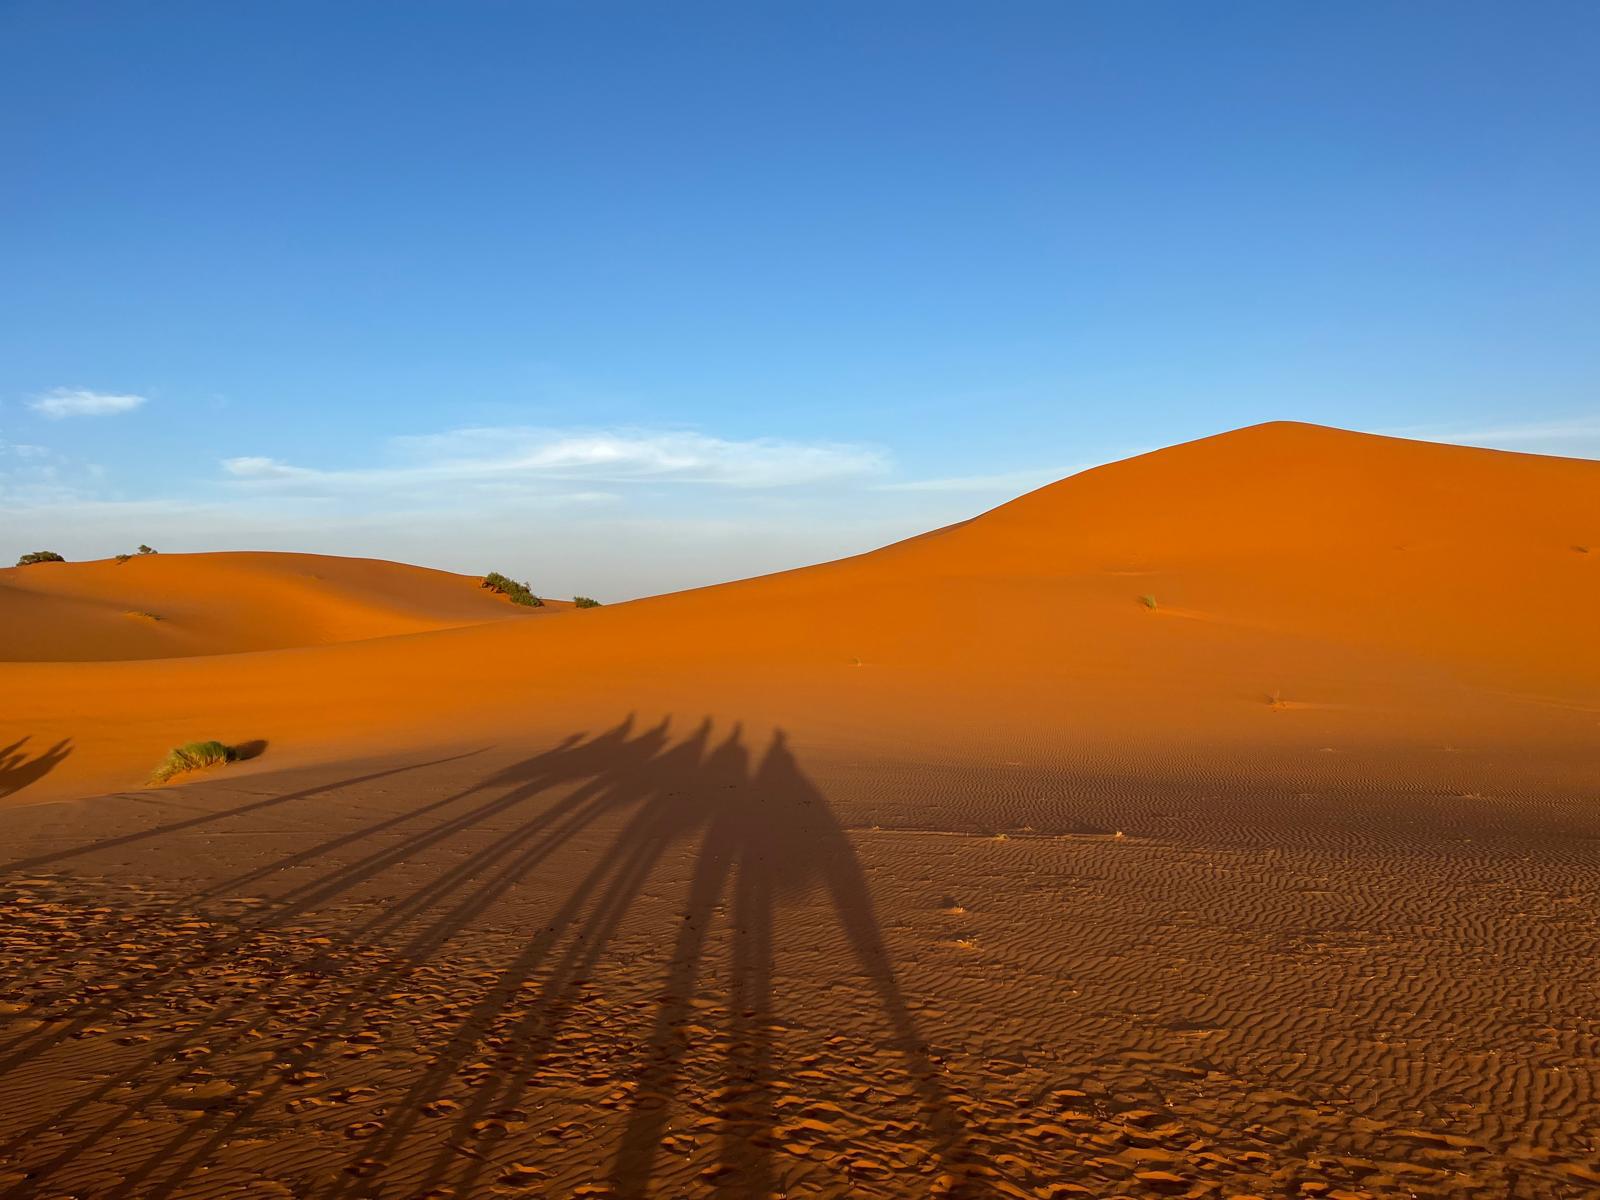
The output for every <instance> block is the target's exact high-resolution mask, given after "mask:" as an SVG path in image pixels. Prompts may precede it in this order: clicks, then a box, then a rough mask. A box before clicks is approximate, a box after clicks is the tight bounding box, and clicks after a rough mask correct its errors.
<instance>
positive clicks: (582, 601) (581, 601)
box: [572, 596, 600, 608]
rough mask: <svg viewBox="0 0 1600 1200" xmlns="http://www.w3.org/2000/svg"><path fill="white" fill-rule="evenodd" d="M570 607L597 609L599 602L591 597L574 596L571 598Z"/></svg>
mask: <svg viewBox="0 0 1600 1200" xmlns="http://www.w3.org/2000/svg"><path fill="white" fill-rule="evenodd" d="M572 606H573V607H574V608H599V607H600V601H598V600H596V599H595V598H594V597H593V596H574V597H573V598H572Z"/></svg>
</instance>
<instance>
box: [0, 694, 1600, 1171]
mask: <svg viewBox="0 0 1600 1200" xmlns="http://www.w3.org/2000/svg"><path fill="white" fill-rule="evenodd" d="M1374 765H1375V764H1368V766H1374ZM1376 765H1381V764H1376ZM1419 773H1420V774H1425V775H1432V774H1434V772H1432V771H1431V770H1430V771H1420V772H1419V770H1418V769H1417V765H1416V764H1411V765H1410V767H1409V768H1408V769H1395V768H1393V767H1392V766H1391V767H1390V768H1389V769H1387V770H1383V771H1380V772H1379V773H1378V776H1377V777H1379V778H1382V777H1402V778H1403V777H1406V776H1407V775H1413V776H1414V775H1417V774H1419ZM1472 773H1473V771H1472V770H1471V769H1467V770H1460V769H1457V768H1455V767H1452V768H1450V769H1448V770H1446V771H1444V772H1443V773H1442V774H1443V775H1444V776H1464V775H1471V774H1472ZM1303 786H1304V787H1307V788H1310V787H1315V790H1296V788H1297V784H1296V783H1295V781H1294V780H1292V779H1288V780H1285V781H1282V782H1281V783H1280V784H1278V785H1277V786H1266V785H1257V786H1252V787H1241V786H1240V785H1239V784H1238V783H1237V782H1231V783H1230V782H1228V781H1226V780H1217V781H1207V780H1205V779H1203V778H1200V777H1197V776H1194V775H1190V776H1187V777H1178V778H1174V779H1170V780H1160V779H1129V778H1126V777H1117V776H1109V777H1108V776H1093V775H1084V776H1072V775H1066V774H1063V773H1062V772H1060V771H1059V770H1049V771H1040V770H1038V769H1036V768H1032V767H1030V766H1028V765H1026V764H1022V763H1008V762H982V763H977V762H967V763H965V764H931V765H919V764H913V763H903V762H872V761H830V760H829V758H828V757H826V756H822V757H807V756H806V755H805V754H804V752H802V751H797V750H796V749H795V748H794V747H792V746H791V745H790V744H789V743H788V741H787V740H786V739H785V737H784V736H783V735H782V733H781V731H775V730H765V731H762V732H760V733H759V734H757V733H755V732H753V731H747V730H743V729H740V728H737V727H733V726H726V725H710V724H696V723H694V722H692V721H690V722H673V723H671V724H661V723H655V724H650V725H644V724H641V723H639V722H629V721H627V720H620V721H619V722H617V723H616V724H615V725H613V726H612V727H610V728H605V729H595V730H589V731H583V732H579V731H574V732H573V735H572V736H571V737H570V738H568V739H564V740H561V741H558V742H556V743H554V744H547V745H540V746H530V747H527V748H526V749H525V750H524V751H522V752H519V753H516V754H507V753H506V752H505V751H504V750H495V751H480V752H461V753H457V754H454V755H450V756H446V757H437V756H432V757H429V756H410V757H391V758H387V759H383V760H377V761H371V762H366V763H361V764H354V765H349V766H346V767H345V768H343V769H340V770H337V771H334V770H328V769H326V768H320V769H306V770H301V771H297V772H288V773H281V774H258V775H251V776H248V777H242V778H236V779H235V778H227V777H218V778H215V779H213V780H210V781H207V782H203V783H199V784H195V785H190V786H187V787H184V788H181V789H173V790H168V791H162V792H155V793H138V794H129V795H118V796H108V797H102V798H97V799H90V800H83V801H77V802H69V803H56V804H46V805H37V806H31V807H19V808H13V809H10V810H7V811H4V812H0V842H3V844H4V845H5V846H6V847H7V851H6V857H7V859H8V861H7V862H6V864H5V867H4V872H5V874H4V878H5V885H4V889H3V891H0V948H3V957H0V995H3V996H4V997H5V998H6V1002H5V1007H4V1008H3V1009H0V1012H5V1013H9V1014H11V1015H10V1016H9V1018H8V1019H7V1020H6V1022H5V1024H4V1025H3V1026H0V1030H3V1041H0V1072H3V1086H0V1136H3V1138H4V1140H3V1141H0V1189H3V1190H0V1195H4V1196H8V1197H11V1196H17V1197H21V1196H79V1197H96V1198H111V1197H156V1196H163V1197H164V1196H219V1197H220V1196H274V1195H278V1196H291V1195H292V1196H317V1197H335V1196H351V1197H356V1196H399V1197H410V1196H428V1195H431V1196H463V1197H464V1196H475V1195H546V1196H582V1195H591V1196H629V1197H631V1196H646V1195H650V1196H700V1195H720V1196H732V1197H755V1196H768V1195H791V1196H813V1195H814V1196H857V1195H860V1196H873V1195H882V1196H905V1195H975V1196H982V1195H995V1196H1037V1197H1054V1196H1075V1195H1095V1196H1108V1195H1117V1194H1124V1195H1130V1196H1173V1195H1191V1196H1239V1195H1247V1194H1254V1195H1260V1196H1299V1195H1312V1196H1315V1195H1322V1196H1342V1197H1347V1196H1434V1195H1463V1196H1465V1195H1472V1196H1499V1195H1506V1196H1526V1197H1555V1196H1573V1197H1577V1196H1592V1195H1594V1194H1596V1190H1597V1189H1600V1156H1597V1153H1596V1146H1595V1140H1594V1139H1595V1135H1596V1131H1597V1129H1600V1102H1597V1098H1596V1092H1595V1084H1596V1080H1597V1069H1596V1068H1597V1063H1596V1057H1595V1056H1596V1038H1597V1035H1600V1018H1597V1008H1596V982H1595V974H1594V950H1595V939H1596V931H1597V928H1600V893H1597V889H1596V886H1595V884H1596V882H1597V880H1600V840H1597V839H1600V815H1597V813H1596V811H1595V808H1594V805H1593V801H1592V797H1591V795H1590V794H1587V793H1584V792H1581V791H1574V792H1572V793H1571V794H1557V793H1555V792H1552V791H1550V790H1549V789H1545V790H1543V791H1541V792H1540V793H1539V794H1515V793H1514V792H1509V791H1507V792H1497V793H1495V794H1463V793H1462V792H1461V791H1459V790H1448V791H1430V790H1428V789H1427V788H1425V787H1422V786H1413V787H1410V788H1408V789H1407V790H1405V791H1403V792H1401V793H1398V794H1397V793H1396V792H1394V791H1391V790H1387V789H1385V788H1384V787H1381V786H1377V787H1343V788H1340V787H1330V786H1328V785H1327V782H1326V780H1325V779H1324V780H1319V781H1312V782H1308V783H1304V784H1303Z"/></svg>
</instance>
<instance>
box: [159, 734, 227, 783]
mask: <svg viewBox="0 0 1600 1200" xmlns="http://www.w3.org/2000/svg"><path fill="white" fill-rule="evenodd" d="M238 757H239V753H238V751H237V750H235V749H234V748H233V747H232V746H226V745H224V744H223V743H221V742H190V743H189V744H188V745H187V746H179V747H177V748H176V749H174V750H170V751H168V752H167V756H166V758H164V759H162V760H161V765H160V766H158V767H156V769H155V770H154V771H152V772H151V773H150V782H151V783H165V782H166V781H167V780H169V779H171V778H172V777H173V776H175V775H182V774H184V773H185V772H187V771H199V770H202V769H204V768H206V767H214V766H217V765H218V764H219V763H230V762H232V761H233V760H234V759H236V758H238Z"/></svg>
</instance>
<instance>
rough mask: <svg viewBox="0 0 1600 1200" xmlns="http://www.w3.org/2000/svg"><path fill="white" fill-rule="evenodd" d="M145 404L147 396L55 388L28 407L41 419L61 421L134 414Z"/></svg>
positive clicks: (34, 400) (33, 400) (38, 397)
mask: <svg viewBox="0 0 1600 1200" xmlns="http://www.w3.org/2000/svg"><path fill="white" fill-rule="evenodd" d="M145 402H146V398H145V397H144V396H135V395H133V394H131V393H128V392H91V391H89V390H88V389H86V388H56V389H55V390H54V391H50V392H46V393H44V395H42V396H35V397H34V398H33V399H32V400H30V401H28V407H29V408H31V409H33V411H34V412H36V413H39V414H40V415H41V416H46V417H49V418H50V419H51V420H55V421H59V420H60V419H61V418H63V417H104V416H110V415H112V414H113V413H125V412H132V411H133V410H134V409H136V408H138V407H139V406H140V405H142V404H144V403H145Z"/></svg>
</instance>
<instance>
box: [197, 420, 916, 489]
mask: <svg viewBox="0 0 1600 1200" xmlns="http://www.w3.org/2000/svg"><path fill="white" fill-rule="evenodd" d="M390 449H391V452H392V453H393V454H394V455H395V456H396V457H399V458H401V459H403V460H409V461H403V462H402V463H400V464H399V465H395V466H384V467H357V468H347V469H340V470H319V469H316V468H311V467H302V466H297V465H295V464H292V463H286V462H281V461H279V460H278V459H274V458H269V457H264V456H259V455H246V456H241V457H235V458H228V459H224V460H223V461H222V468H223V470H224V471H225V472H226V473H227V474H228V475H229V476H231V477H232V478H233V479H235V480H239V481H241V482H244V483H248V484H255V485H279V486H282V485H294V486H300V487H326V488H329V489H333V490H356V491H360V490H367V489H385V488H394V487H409V486H426V485H431V484H471V483H479V482H484V483H496V482H497V483H508V482H516V481H525V482H529V483H534V482H538V481H540V480H589V481H594V482H597V483H610V484H623V483H679V484H707V485H716V486H724V487H733V488H783V487H795V486H800V485H805V484H816V483H824V482H831V481H837V480H844V479H857V478H869V477H872V476H876V475H880V474H882V473H884V472H885V471H886V470H887V469H888V465H889V464H888V459H887V458H886V456H885V455H883V454H882V453H881V452H879V451H877V450H873V449H871V448H869V447H865V446H857V445H850V444H846V443H832V442H815V443H807V442H789V441H783V440H780V439H776V438H756V439H751V440H746V441H734V440H729V439H725V438H717V437H710V436H707V435H705V434H700V433H683V432H655V431H650V430H602V431H562V430H549V429H537V428H529V427H522V426H509V427H485V428H473V429H458V430H452V431H450V432H448V433H442V434H435V435H428V436H424V437H407V438H396V439H393V440H392V441H391V442H390Z"/></svg>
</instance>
